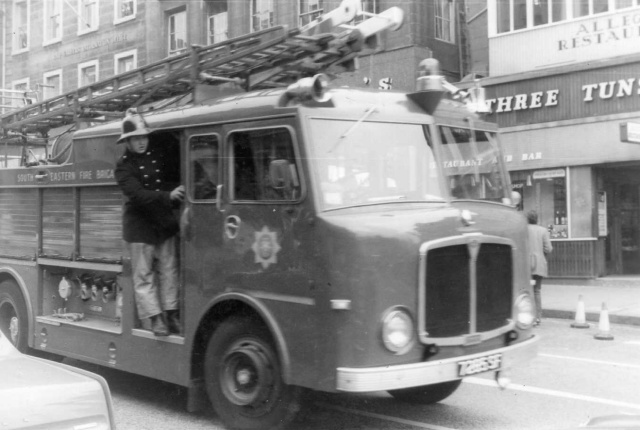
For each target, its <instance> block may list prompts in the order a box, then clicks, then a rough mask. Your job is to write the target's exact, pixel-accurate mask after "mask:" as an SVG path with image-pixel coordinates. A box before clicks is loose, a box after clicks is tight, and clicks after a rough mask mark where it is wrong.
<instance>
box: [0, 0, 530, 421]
mask: <svg viewBox="0 0 640 430" xmlns="http://www.w3.org/2000/svg"><path fill="white" fill-rule="evenodd" d="M358 3H359V2H353V1H345V2H343V4H342V5H341V7H340V8H339V9H336V10H335V11H333V12H331V13H329V14H327V15H325V16H324V17H323V19H322V20H320V21H318V22H316V23H314V25H312V26H309V27H308V28H303V29H295V30H287V29H285V28H282V27H276V28H272V29H269V30H265V31H263V32H260V33H253V34H250V35H247V36H242V37H240V38H237V39H233V40H229V41H226V42H222V43H219V44H215V45H210V46H204V47H193V48H192V50H191V52H190V53H188V54H184V55H182V56H177V57H170V58H168V59H166V60H163V61H161V62H158V63H154V64H150V65H148V66H143V67H141V68H139V69H136V70H133V71H129V72H127V73H124V74H122V75H117V76H114V77H112V78H109V79H106V80H103V81H99V82H97V83H95V84H92V85H90V86H87V87H83V88H80V89H78V90H75V91H73V92H70V93H67V94H64V95H62V96H59V97H55V98H53V99H48V100H45V101H41V102H36V103H32V104H30V105H28V106H26V107H24V108H21V109H18V110H15V111H13V112H9V113H7V114H5V115H3V116H2V118H1V125H2V129H3V136H2V142H1V143H2V146H4V147H5V148H8V149H9V150H11V149H15V148H20V152H19V153H15V154H16V155H15V158H11V157H10V156H8V155H5V156H4V157H3V158H4V159H0V163H2V168H0V208H1V211H0V237H2V241H1V242H0V328H1V329H2V330H3V331H5V332H6V333H7V334H8V336H9V338H10V339H11V340H12V342H13V343H14V344H15V345H16V346H17V347H18V348H19V349H21V350H23V351H37V352H38V353H40V354H50V355H51V356H52V357H53V356H56V357H60V356H62V357H72V358H75V359H79V360H84V361H87V362H91V363H96V364H99V365H104V366H108V367H112V368H115V369H120V370H124V371H127V372H131V373H135V374H139V375H144V376H147V377H151V378H157V379H160V380H163V381H167V382H170V383H174V384H178V385H180V386H183V387H186V388H187V392H188V398H187V407H188V409H190V410H195V409H197V408H200V407H202V405H203V403H204V402H203V401H202V400H203V399H204V400H208V402H209V403H210V404H211V406H212V407H213V409H214V410H215V412H216V413H217V414H218V416H219V417H220V419H221V420H222V421H223V422H224V423H225V424H226V425H228V426H229V427H231V428H239V429H254V428H278V427H282V426H285V425H286V424H287V423H288V422H290V421H291V419H292V418H293V417H294V416H295V414H296V412H297V411H298V410H299V406H300V403H301V400H300V399H301V397H302V392H303V391H304V390H305V389H312V390H318V391H326V392H350V393H360V392H371V391H380V390H384V391H388V392H389V393H391V395H392V396H393V397H395V398H397V399H400V400H405V401H411V402H422V403H425V404H428V403H434V402H438V401H441V400H443V399H445V398H446V397H448V396H449V395H451V394H452V393H453V392H454V391H455V390H456V388H457V387H458V386H459V385H460V383H461V380H462V379H463V378H464V377H467V376H469V375H477V374H482V373H494V374H495V378H496V381H497V385H499V386H502V387H504V386H505V385H506V384H508V382H509V371H510V369H513V368H514V367H517V366H518V365H520V364H521V363H523V362H525V361H526V360H528V359H531V358H532V357H534V356H535V354H536V347H537V346H536V343H537V340H538V337H537V336H536V335H535V334H534V333H533V330H532V326H533V322H534V304H533V299H532V291H531V286H530V283H529V275H530V274H529V266H528V261H529V259H528V253H527V252H526V249H527V242H526V240H527V239H526V234H527V230H526V224H525V221H524V219H523V217H522V215H521V214H520V213H518V212H517V211H516V209H515V207H514V204H515V202H514V201H513V197H512V193H511V187H510V182H509V177H508V174H507V171H506V169H505V166H504V159H503V155H502V150H501V148H500V144H499V141H498V134H497V129H496V127H495V125H494V124H491V123H488V122H485V121H484V120H483V119H482V115H480V114H479V113H477V112H472V110H473V109H470V107H473V106H474V103H470V102H469V100H472V99H473V97H471V96H472V95H473V94H474V92H473V91H472V90H468V91H458V90H457V89H455V88H454V89H453V90H452V91H447V88H451V86H450V85H448V84H446V82H444V81H443V79H442V77H441V76H439V74H438V71H437V62H436V61H435V60H433V59H429V60H426V61H425V62H424V64H423V67H422V70H421V72H420V75H419V77H418V84H417V86H418V88H417V90H416V91H415V92H411V93H404V92H398V91H380V90H371V89H357V88H340V87H336V88H334V87H332V86H331V85H330V84H329V80H328V79H327V77H326V74H323V73H322V72H324V73H339V72H340V71H344V70H350V69H351V68H352V67H354V64H355V60H356V56H357V55H358V54H359V53H361V52H363V50H366V49H371V47H375V38H376V37H378V35H379V33H380V32H381V31H384V30H393V29H395V28H397V27H398V26H399V25H400V24H401V22H402V14H401V11H400V9H398V8H392V9H389V10H387V11H385V12H383V13H382V14H379V15H375V16H370V17H368V18H367V19H366V20H365V21H363V22H362V23H360V24H358V25H357V26H350V25H348V24H347V25H345V23H348V22H350V21H351V20H352V19H353V16H354V15H355V14H357V13H361V12H360V11H359V10H357V7H356V6H355V5H357V4H358ZM336 23H337V24H341V25H342V27H340V29H341V30H340V32H328V31H327V30H326V28H327V26H329V25H335V24H336ZM237 87H241V88H242V91H238V90H235V91H233V89H234V88H237ZM450 92H455V93H456V95H457V96H459V97H458V99H457V100H454V99H453V98H452V97H449V96H448V95H450ZM460 95H462V96H463V97H460ZM475 106H476V107H477V106H480V107H482V103H479V104H478V103H476V104H475ZM127 109H135V110H136V112H137V113H138V114H140V115H142V116H143V117H144V119H145V121H146V122H147V124H148V126H149V127H150V129H151V130H152V131H153V132H152V134H151V139H152V140H153V139H158V141H159V142H163V144H165V145H170V146H172V147H173V148H175V151H176V154H179V155H176V160H175V162H176V163H179V167H180V171H181V178H182V181H183V184H184V185H185V188H186V198H185V201H184V202H183V204H182V206H181V208H180V210H179V213H178V214H177V216H178V217H179V219H180V227H181V230H180V233H179V256H180V258H179V260H180V263H179V264H180V279H181V297H180V299H181V300H180V303H181V305H180V306H181V309H180V313H181V319H182V325H183V332H182V333H179V334H172V335H170V336H166V337H156V336H154V335H153V332H152V331H150V330H149V329H148V328H149V327H148V326H145V324H144V323H142V322H141V321H140V320H139V319H138V318H137V316H136V310H135V303H134V294H133V291H132V288H133V286H132V284H133V282H132V277H131V272H132V271H131V261H130V257H129V255H128V250H127V246H126V243H124V242H123V240H122V237H121V233H122V227H121V222H122V221H121V217H122V206H123V196H122V193H121V191H120V189H119V188H118V186H117V184H116V182H115V179H114V167H115V163H116V161H117V159H118V158H119V157H120V155H121V153H122V151H123V148H122V146H124V145H116V143H115V142H116V140H117V139H118V137H119V135H120V132H121V129H120V119H121V118H122V116H123V113H124V112H125V111H126V110H127ZM67 128H68V129H69V130H68V131H67V132H64V133H57V135H55V136H53V135H51V136H50V135H49V134H50V133H51V132H52V130H61V129H63V130H66V129H67ZM72 128H73V129H72ZM52 142H53V143H52ZM40 153H44V154H45V155H44V156H43V157H39V156H38V155H39V154H40Z"/></svg>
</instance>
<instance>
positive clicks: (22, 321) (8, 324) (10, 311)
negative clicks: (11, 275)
mask: <svg viewBox="0 0 640 430" xmlns="http://www.w3.org/2000/svg"><path fill="white" fill-rule="evenodd" d="M0 330H2V332H3V333H4V335H5V336H7V338H8V339H9V340H10V341H11V343H12V344H13V345H14V346H15V347H16V349H18V350H19V351H20V352H27V349H28V346H29V345H28V335H27V305H26V304H25V302H24V298H23V297H22V293H21V292H20V289H19V288H18V286H17V285H16V283H15V282H13V281H2V282H0Z"/></svg>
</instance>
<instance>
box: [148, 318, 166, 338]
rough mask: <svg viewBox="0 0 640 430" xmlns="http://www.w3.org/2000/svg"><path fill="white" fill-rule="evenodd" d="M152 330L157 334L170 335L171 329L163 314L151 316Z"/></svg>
mask: <svg viewBox="0 0 640 430" xmlns="http://www.w3.org/2000/svg"><path fill="white" fill-rule="evenodd" d="M151 331H152V332H153V334H155V335H156V336H169V330H168V329H167V325H166V324H165V323H164V319H163V318H162V314H158V315H154V316H152V317H151Z"/></svg>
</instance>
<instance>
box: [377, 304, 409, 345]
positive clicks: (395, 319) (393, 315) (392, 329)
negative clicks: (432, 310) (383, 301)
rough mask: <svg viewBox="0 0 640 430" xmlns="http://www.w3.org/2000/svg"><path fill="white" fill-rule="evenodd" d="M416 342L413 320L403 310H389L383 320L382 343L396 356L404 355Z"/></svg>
mask: <svg viewBox="0 0 640 430" xmlns="http://www.w3.org/2000/svg"><path fill="white" fill-rule="evenodd" d="M414 341H415V334H414V329H413V319H412V318H411V315H409V313H408V312H407V311H405V310H404V309H401V308H391V309H388V310H387V311H386V312H385V314H384V316H383V318H382V342H383V343H384V346H385V347H386V348H387V349H388V350H389V351H391V352H393V353H395V354H404V353H405V352H407V351H409V349H411V346H412V345H413V343H414Z"/></svg>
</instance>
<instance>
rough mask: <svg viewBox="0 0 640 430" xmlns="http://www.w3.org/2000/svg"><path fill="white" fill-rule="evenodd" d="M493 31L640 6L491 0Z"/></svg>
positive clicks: (604, 0)
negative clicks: (493, 16) (494, 29)
mask: <svg viewBox="0 0 640 430" xmlns="http://www.w3.org/2000/svg"><path fill="white" fill-rule="evenodd" d="M489 4H490V7H493V8H494V10H495V17H496V27H495V28H496V32H497V33H507V32H510V31H516V30H521V29H524V28H533V27H536V26H540V25H545V24H551V23H554V22H560V21H566V20H571V19H578V18H582V17H586V16H591V15H597V14H600V13H606V12H611V11H614V10H619V9H625V8H629V7H634V6H638V5H640V0H490V2H489Z"/></svg>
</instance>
